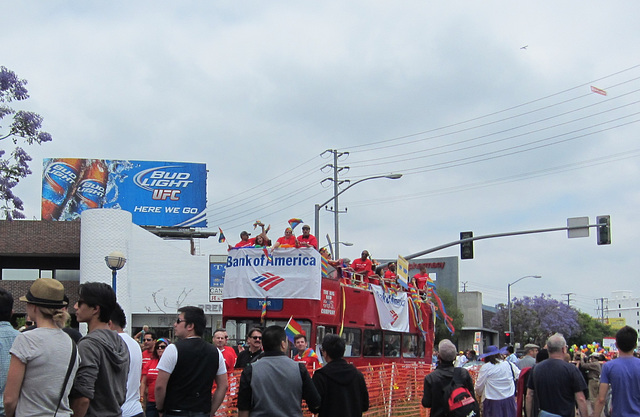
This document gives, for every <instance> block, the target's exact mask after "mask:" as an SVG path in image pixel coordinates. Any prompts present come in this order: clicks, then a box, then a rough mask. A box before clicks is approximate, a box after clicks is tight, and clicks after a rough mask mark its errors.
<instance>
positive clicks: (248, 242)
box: [234, 230, 256, 248]
mask: <svg viewBox="0 0 640 417" xmlns="http://www.w3.org/2000/svg"><path fill="white" fill-rule="evenodd" d="M249 236H251V233H249V232H247V231H246V230H243V231H242V233H240V242H238V243H236V245H235V246H234V248H244V247H246V246H253V245H254V244H255V242H256V240H255V239H254V238H251V239H249Z"/></svg>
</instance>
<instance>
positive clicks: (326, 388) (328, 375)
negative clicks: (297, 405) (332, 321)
mask: <svg viewBox="0 0 640 417" xmlns="http://www.w3.org/2000/svg"><path fill="white" fill-rule="evenodd" d="M344 349H345V343H344V339H343V338H341V337H340V336H338V335H336V334H331V333H330V334H327V335H326V336H325V337H324V339H322V357H323V358H324V361H325V362H326V363H327V364H326V365H325V366H323V367H322V368H320V369H318V370H316V371H315V373H314V374H313V383H314V384H315V385H316V388H317V389H318V393H320V398H321V402H320V412H319V413H318V416H319V417H325V416H343V417H356V416H358V417H359V416H362V413H364V412H365V411H367V410H368V409H369V392H368V391H367V384H366V383H365V382H364V376H363V375H362V373H361V372H360V371H358V370H357V369H356V368H355V367H354V366H353V365H350V364H348V363H347V361H345V360H344V359H343V356H344Z"/></svg>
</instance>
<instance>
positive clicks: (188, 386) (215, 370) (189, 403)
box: [155, 306, 229, 417]
mask: <svg viewBox="0 0 640 417" xmlns="http://www.w3.org/2000/svg"><path fill="white" fill-rule="evenodd" d="M206 326H207V319H206V317H205V315H204V310H202V309H201V308H200V307H195V306H185V307H180V308H179V309H178V319H177V320H176V322H175V323H174V325H173V330H174V332H175V335H176V336H177V337H178V341H177V342H175V343H173V344H171V345H169V346H167V348H166V349H165V352H164V353H163V354H162V358H160V361H159V362H158V378H157V379H156V388H155V396H156V407H157V410H158V412H159V413H160V415H161V416H164V417H169V416H172V417H174V416H175V417H177V416H189V417H207V416H210V415H211V416H213V415H214V414H215V413H216V411H217V410H218V408H219V407H220V404H222V401H223V400H224V396H225V394H226V392H227V387H228V386H229V382H228V381H227V367H226V366H225V364H224V358H223V357H222V352H220V351H219V350H218V348H216V347H215V346H214V345H212V344H211V343H208V342H206V341H205V340H204V339H202V336H203V334H204V330H205V328H206ZM214 380H215V383H216V385H217V388H216V389H215V391H214V392H213V394H212V393H211V390H212V388H213V382H214Z"/></svg>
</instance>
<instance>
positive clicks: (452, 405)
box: [444, 368, 480, 417]
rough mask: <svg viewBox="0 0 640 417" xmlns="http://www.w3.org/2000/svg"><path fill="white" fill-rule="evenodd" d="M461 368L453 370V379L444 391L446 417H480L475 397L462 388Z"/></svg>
mask: <svg viewBox="0 0 640 417" xmlns="http://www.w3.org/2000/svg"><path fill="white" fill-rule="evenodd" d="M463 372H464V370H463V369H462V368H453V378H451V382H450V383H449V385H448V386H447V387H446V388H445V389H444V399H445V401H446V403H445V408H446V412H445V415H446V416H447V417H480V407H479V406H478V401H476V399H475V397H474V396H473V395H471V392H470V391H469V390H468V389H467V388H466V387H465V386H464V379H463Z"/></svg>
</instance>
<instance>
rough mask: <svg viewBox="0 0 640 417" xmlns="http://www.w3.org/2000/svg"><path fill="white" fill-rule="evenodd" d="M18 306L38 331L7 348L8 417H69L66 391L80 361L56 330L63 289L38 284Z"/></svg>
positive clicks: (23, 335) (49, 282)
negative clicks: (21, 307)
mask: <svg viewBox="0 0 640 417" xmlns="http://www.w3.org/2000/svg"><path fill="white" fill-rule="evenodd" d="M20 301H25V302H26V303H27V314H29V317H31V318H32V319H34V321H35V322H36V325H37V328H35V329H33V330H30V331H28V332H24V333H21V334H19V335H18V336H17V337H16V340H15V341H14V342H13V346H12V347H11V351H10V352H11V364H10V366H9V374H8V377H7V385H6V389H5V392H4V407H5V413H6V415H7V417H13V416H64V417H67V416H71V408H70V407H69V399H68V397H69V391H70V390H71V386H72V385H73V379H74V377H75V374H76V371H77V369H78V365H79V363H80V358H79V357H78V355H77V351H76V345H75V342H74V341H73V340H72V339H71V338H70V337H69V336H68V335H67V334H66V333H65V332H63V331H62V330H61V329H60V327H59V326H58V325H57V324H56V322H59V321H60V320H61V319H63V317H64V311H63V310H62V308H63V307H65V306H66V305H67V303H66V302H65V301H64V287H63V286H62V284H61V283H60V282H59V281H57V280H55V279H51V278H40V279H37V280H36V281H35V282H34V283H33V285H31V288H30V289H29V292H28V293H27V295H25V296H24V297H20Z"/></svg>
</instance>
